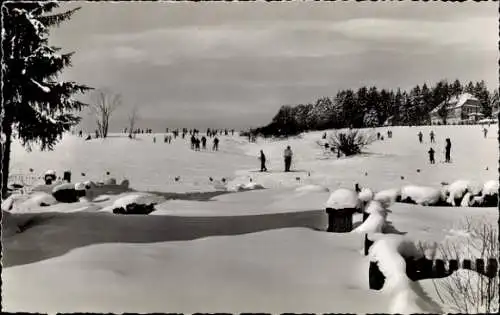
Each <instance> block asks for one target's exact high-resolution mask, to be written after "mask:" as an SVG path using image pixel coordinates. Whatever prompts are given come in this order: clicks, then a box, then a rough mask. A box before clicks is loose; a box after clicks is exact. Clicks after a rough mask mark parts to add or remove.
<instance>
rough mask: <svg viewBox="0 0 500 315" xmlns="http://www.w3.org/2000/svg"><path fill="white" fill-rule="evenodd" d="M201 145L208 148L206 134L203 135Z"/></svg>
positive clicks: (204, 148)
mask: <svg viewBox="0 0 500 315" xmlns="http://www.w3.org/2000/svg"><path fill="white" fill-rule="evenodd" d="M201 147H202V148H203V150H206V149H207V138H206V137H205V136H202V137H201Z"/></svg>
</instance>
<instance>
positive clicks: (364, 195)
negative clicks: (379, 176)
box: [358, 188, 374, 203]
mask: <svg viewBox="0 0 500 315" xmlns="http://www.w3.org/2000/svg"><path fill="white" fill-rule="evenodd" d="M373 196H374V194H373V191H372V190H371V189H370V188H363V189H361V191H360V192H359V194H358V198H359V200H361V201H362V202H364V203H367V202H369V201H370V200H372V199H373Z"/></svg>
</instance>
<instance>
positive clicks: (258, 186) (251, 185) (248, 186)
mask: <svg viewBox="0 0 500 315" xmlns="http://www.w3.org/2000/svg"><path fill="white" fill-rule="evenodd" d="M243 188H244V189H246V190H256V189H264V186H262V185H261V184H257V183H253V182H252V183H248V184H245V185H243Z"/></svg>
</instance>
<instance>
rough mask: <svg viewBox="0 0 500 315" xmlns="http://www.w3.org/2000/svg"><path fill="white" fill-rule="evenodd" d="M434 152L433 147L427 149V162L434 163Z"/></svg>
mask: <svg viewBox="0 0 500 315" xmlns="http://www.w3.org/2000/svg"><path fill="white" fill-rule="evenodd" d="M434 152H435V151H434V149H433V148H431V149H430V150H429V152H428V153H429V162H430V163H431V164H435V163H436V161H435V160H434Z"/></svg>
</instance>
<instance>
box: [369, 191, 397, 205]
mask: <svg viewBox="0 0 500 315" xmlns="http://www.w3.org/2000/svg"><path fill="white" fill-rule="evenodd" d="M400 197H401V190H400V189H398V188H394V189H386V190H382V191H379V192H377V193H376V194H375V196H374V197H373V200H376V201H379V202H380V203H382V204H383V205H384V206H385V207H388V206H390V205H391V204H393V203H395V202H396V201H397V200H398V198H400Z"/></svg>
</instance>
